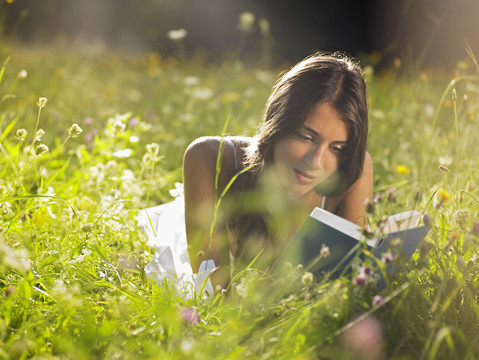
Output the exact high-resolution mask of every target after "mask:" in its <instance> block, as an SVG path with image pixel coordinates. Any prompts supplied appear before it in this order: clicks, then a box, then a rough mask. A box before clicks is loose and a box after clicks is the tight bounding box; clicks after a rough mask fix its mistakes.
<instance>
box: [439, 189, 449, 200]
mask: <svg viewBox="0 0 479 360" xmlns="http://www.w3.org/2000/svg"><path fill="white" fill-rule="evenodd" d="M437 196H438V197H439V200H440V201H441V202H446V201H449V200H451V198H452V196H451V194H450V193H449V191H447V190H446V189H439V190H438V191H437Z"/></svg>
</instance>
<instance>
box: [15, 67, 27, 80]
mask: <svg viewBox="0 0 479 360" xmlns="http://www.w3.org/2000/svg"><path fill="white" fill-rule="evenodd" d="M27 76H28V73H27V70H25V69H23V70H20V72H19V73H18V74H17V79H18V80H23V79H25V78H26V77H27Z"/></svg>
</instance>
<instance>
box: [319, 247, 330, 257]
mask: <svg viewBox="0 0 479 360" xmlns="http://www.w3.org/2000/svg"><path fill="white" fill-rule="evenodd" d="M319 253H320V254H321V256H322V257H323V258H327V257H328V256H329V247H328V246H326V245H324V244H323V245H321V250H320V251H319Z"/></svg>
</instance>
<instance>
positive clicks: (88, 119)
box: [83, 117, 94, 125]
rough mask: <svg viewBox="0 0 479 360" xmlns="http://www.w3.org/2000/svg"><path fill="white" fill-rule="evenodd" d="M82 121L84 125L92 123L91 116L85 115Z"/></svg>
mask: <svg viewBox="0 0 479 360" xmlns="http://www.w3.org/2000/svg"><path fill="white" fill-rule="evenodd" d="M83 122H84V123H85V125H93V122H94V120H93V118H92V117H86V118H85V119H83Z"/></svg>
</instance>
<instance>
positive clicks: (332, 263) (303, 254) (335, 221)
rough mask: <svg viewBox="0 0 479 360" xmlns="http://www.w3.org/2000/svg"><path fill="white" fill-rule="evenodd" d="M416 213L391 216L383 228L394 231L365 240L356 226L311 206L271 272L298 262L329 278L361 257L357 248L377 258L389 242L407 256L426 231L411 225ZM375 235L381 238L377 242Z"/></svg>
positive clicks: (411, 252)
mask: <svg viewBox="0 0 479 360" xmlns="http://www.w3.org/2000/svg"><path fill="white" fill-rule="evenodd" d="M419 216H420V214H419V213H418V212H405V213H401V214H396V215H393V216H392V217H390V221H389V223H388V224H387V226H385V227H384V230H386V231H387V230H391V229H392V230H394V231H391V232H389V233H386V234H384V235H383V236H380V235H379V234H376V235H375V236H374V239H366V238H365V236H364V235H362V230H361V227H360V226H359V225H357V224H354V223H352V222H350V221H348V220H345V219H343V218H341V217H339V216H337V215H335V214H332V213H330V212H328V211H325V210H323V209H319V208H315V209H314V210H313V212H312V213H311V215H310V216H308V217H307V218H306V220H305V221H304V223H303V224H302V225H301V227H300V228H299V229H298V231H297V232H296V234H295V235H294V236H293V238H292V239H291V241H290V242H289V244H288V245H287V246H286V248H285V249H284V250H283V252H282V253H281V255H280V257H279V258H278V260H277V261H276V263H275V264H274V265H273V267H272V272H273V273H278V272H281V271H282V269H287V268H288V267H289V268H290V267H291V266H293V267H296V266H298V265H300V264H301V265H302V266H303V267H304V269H305V270H307V271H310V272H312V273H313V274H315V275H318V276H321V275H322V274H324V273H326V272H328V273H329V276H330V277H329V278H330V279H332V278H335V277H337V276H339V275H341V274H342V273H343V272H345V271H347V270H348V266H349V265H350V264H351V261H352V260H353V259H354V258H355V257H356V256H361V253H362V252H361V249H366V250H368V251H369V252H370V253H372V254H373V255H374V256H375V257H377V258H380V257H381V256H382V255H383V254H384V253H386V252H388V251H389V249H390V248H391V245H392V244H393V242H394V246H395V247H396V249H398V251H400V252H401V253H402V254H403V256H404V257H405V258H406V259H409V258H410V257H411V256H412V254H413V253H414V252H415V251H416V249H417V248H418V247H419V244H420V243H421V241H422V239H423V238H424V237H425V236H426V234H427V233H428V231H429V228H428V227H426V226H415V225H416V223H417V220H418V219H419ZM405 221H407V222H408V223H405ZM399 223H401V224H399ZM378 238H380V239H381V240H380V241H379V242H378V240H377V239H378Z"/></svg>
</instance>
